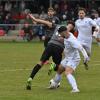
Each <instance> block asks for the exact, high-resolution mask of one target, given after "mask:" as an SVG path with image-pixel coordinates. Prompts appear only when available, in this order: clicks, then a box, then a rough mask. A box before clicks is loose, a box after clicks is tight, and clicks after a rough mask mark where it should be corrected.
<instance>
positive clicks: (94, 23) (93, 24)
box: [89, 18, 97, 27]
mask: <svg viewBox="0 0 100 100" xmlns="http://www.w3.org/2000/svg"><path fill="white" fill-rule="evenodd" d="M89 22H90V24H91V25H92V26H93V27H96V26H97V24H96V22H95V21H94V20H92V19H91V18H89Z"/></svg>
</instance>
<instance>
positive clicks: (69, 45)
mask: <svg viewBox="0 0 100 100" xmlns="http://www.w3.org/2000/svg"><path fill="white" fill-rule="evenodd" d="M62 30H63V32H62ZM58 33H59V34H60V36H62V37H63V38H64V45H65V49H64V55H65V58H64V59H63V60H62V61H61V64H60V66H59V68H58V71H57V73H56V75H55V77H54V79H52V80H51V81H50V82H51V84H50V87H49V88H50V89H54V88H57V87H58V84H59V82H60V80H61V74H62V72H64V71H65V75H66V78H67V79H68V81H69V84H70V85H71V87H72V91H71V92H73V93H76V92H80V91H79V89H78V86H77V83H76V80H75V78H74V76H73V72H74V71H75V69H76V67H77V66H78V65H79V62H80V54H79V51H81V52H82V54H83V56H84V62H85V63H87V62H88V59H89V58H88V55H87V53H86V51H85V49H84V48H83V47H82V45H81V44H80V42H79V41H78V40H77V39H76V38H75V37H74V35H73V34H72V33H70V32H68V31H67V28H66V27H64V26H61V27H60V28H59V30H58Z"/></svg>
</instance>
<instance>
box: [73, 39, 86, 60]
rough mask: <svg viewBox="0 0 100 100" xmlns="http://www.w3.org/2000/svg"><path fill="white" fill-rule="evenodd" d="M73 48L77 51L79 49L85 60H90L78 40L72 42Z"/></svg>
mask: <svg viewBox="0 0 100 100" xmlns="http://www.w3.org/2000/svg"><path fill="white" fill-rule="evenodd" d="M72 46H73V47H74V48H76V49H78V50H79V51H80V52H81V53H82V55H83V56H84V58H88V55H87V53H86V51H85V49H84V48H83V46H82V45H81V44H80V43H79V42H78V41H77V39H75V40H74V41H73V42H72Z"/></svg>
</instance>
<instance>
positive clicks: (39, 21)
mask: <svg viewBox="0 0 100 100" xmlns="http://www.w3.org/2000/svg"><path fill="white" fill-rule="evenodd" d="M28 15H29V17H30V18H31V19H32V20H33V21H35V22H37V23H41V24H45V25H47V26H49V27H52V26H53V24H52V23H51V22H49V21H45V20H41V19H37V18H35V17H34V16H32V14H28Z"/></svg>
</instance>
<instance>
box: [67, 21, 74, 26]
mask: <svg viewBox="0 0 100 100" xmlns="http://www.w3.org/2000/svg"><path fill="white" fill-rule="evenodd" d="M68 24H72V25H73V26H74V27H75V23H74V21H72V20H69V21H68V22H67V25H68Z"/></svg>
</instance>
